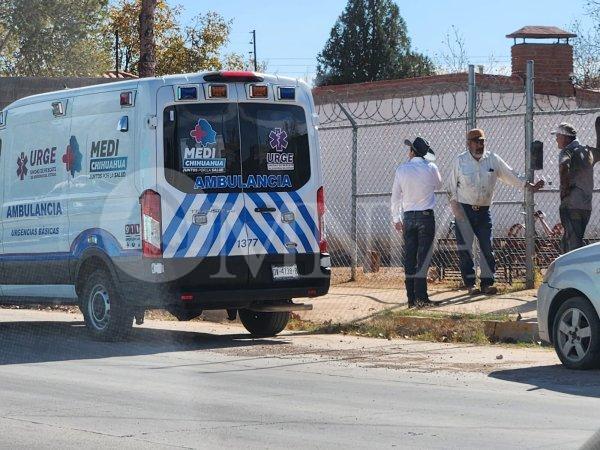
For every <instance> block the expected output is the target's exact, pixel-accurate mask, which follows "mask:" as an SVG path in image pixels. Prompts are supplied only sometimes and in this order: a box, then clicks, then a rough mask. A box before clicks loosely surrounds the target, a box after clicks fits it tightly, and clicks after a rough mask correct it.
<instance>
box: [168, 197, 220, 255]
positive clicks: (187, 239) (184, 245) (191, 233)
mask: <svg viewBox="0 0 600 450" xmlns="http://www.w3.org/2000/svg"><path fill="white" fill-rule="evenodd" d="M217 195H218V194H208V195H207V196H206V198H205V199H204V202H203V203H202V206H200V212H201V213H203V214H206V213H208V211H209V210H210V208H211V207H212V205H213V203H214V202H215V200H216V199H217ZM198 231H200V227H199V226H198V225H196V224H193V223H192V224H190V226H189V228H188V230H187V232H186V233H185V236H184V237H183V239H182V240H181V243H180V244H179V248H177V251H176V252H175V254H174V255H173V256H175V257H182V256H185V254H186V253H187V251H188V247H189V246H190V244H191V243H192V242H194V239H195V238H196V235H197V234H198Z"/></svg>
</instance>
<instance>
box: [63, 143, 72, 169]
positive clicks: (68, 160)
mask: <svg viewBox="0 0 600 450" xmlns="http://www.w3.org/2000/svg"><path fill="white" fill-rule="evenodd" d="M62 162H64V163H65V165H66V166H67V172H70V171H71V170H73V163H74V162H75V154H74V153H73V149H72V148H71V146H70V145H67V151H66V153H65V154H64V155H63V157H62Z"/></svg>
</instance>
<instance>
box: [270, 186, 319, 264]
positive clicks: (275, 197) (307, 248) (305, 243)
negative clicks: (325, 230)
mask: <svg viewBox="0 0 600 450" xmlns="http://www.w3.org/2000/svg"><path fill="white" fill-rule="evenodd" d="M269 197H271V199H272V200H273V201H274V202H275V204H276V205H277V207H278V208H279V210H280V211H281V212H282V213H289V212H290V210H289V208H288V207H287V205H286V204H285V202H284V201H283V199H282V198H281V197H280V196H279V195H278V194H277V193H276V192H269ZM290 227H291V228H292V230H294V232H295V233H296V234H297V235H298V238H299V239H300V242H302V246H303V247H304V251H305V252H307V253H309V252H312V246H311V245H310V242H308V239H307V238H306V234H304V231H303V230H302V228H301V227H300V225H298V222H297V221H296V220H294V221H293V222H292V223H290Z"/></svg>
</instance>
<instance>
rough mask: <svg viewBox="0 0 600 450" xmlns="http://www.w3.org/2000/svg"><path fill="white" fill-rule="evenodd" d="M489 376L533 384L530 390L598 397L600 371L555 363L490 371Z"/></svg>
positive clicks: (599, 396) (599, 392)
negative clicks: (569, 367) (581, 369)
mask: <svg viewBox="0 0 600 450" xmlns="http://www.w3.org/2000/svg"><path fill="white" fill-rule="evenodd" d="M489 376H490V377H492V378H497V379H499V380H504V381H511V382H513V383H523V384H528V385H532V386H534V387H532V388H530V389H529V390H530V391H534V390H538V389H546V390H549V391H555V392H561V393H564V394H571V395H579V396H582V397H595V398H600V371H598V370H589V371H580V370H569V369H566V368H565V367H563V366H561V365H559V364H557V365H552V366H538V367H526V368H522V369H509V370H498V371H495V372H492V373H490V375H489Z"/></svg>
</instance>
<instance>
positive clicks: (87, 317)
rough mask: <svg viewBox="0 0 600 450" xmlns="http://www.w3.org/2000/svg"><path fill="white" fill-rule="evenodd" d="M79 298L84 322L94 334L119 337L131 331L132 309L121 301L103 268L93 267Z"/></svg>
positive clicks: (95, 335)
mask: <svg viewBox="0 0 600 450" xmlns="http://www.w3.org/2000/svg"><path fill="white" fill-rule="evenodd" d="M79 301H80V308H81V311H82V312H83V318H84V321H85V325H86V327H87V329H88V331H89V332H90V334H91V335H92V336H93V337H94V338H96V339H99V340H102V341H119V340H123V339H125V338H127V336H129V334H130V333H131V328H132V326H133V316H134V311H133V309H132V308H130V307H128V305H126V304H125V303H124V302H123V300H122V298H121V297H120V296H119V294H118V293H117V290H116V288H115V286H114V283H113V281H112V279H111V277H110V275H108V274H107V273H106V272H105V271H104V270H96V271H94V272H93V273H92V274H91V275H90V276H89V277H88V279H87V280H85V282H84V285H83V289H82V290H81V297H80V300H79Z"/></svg>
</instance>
